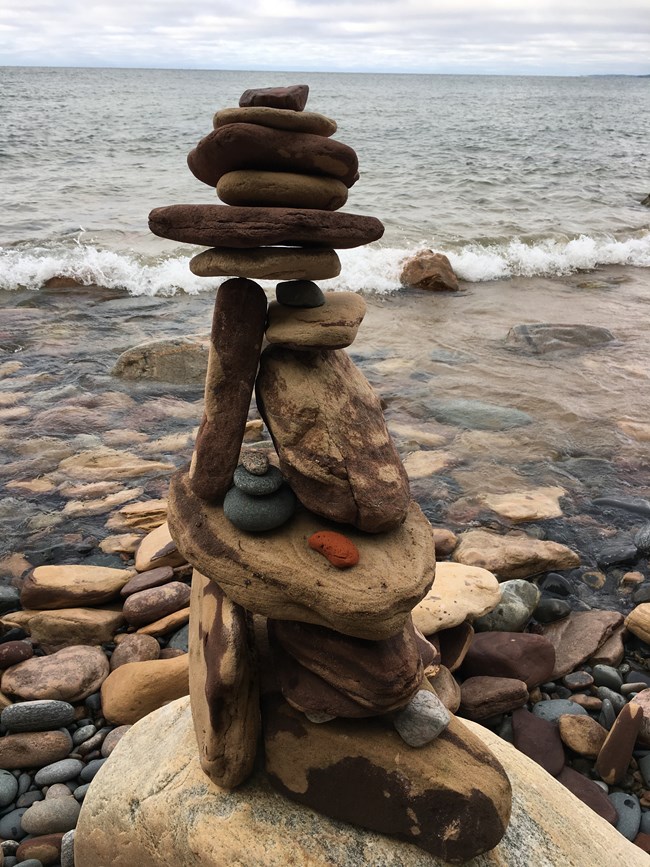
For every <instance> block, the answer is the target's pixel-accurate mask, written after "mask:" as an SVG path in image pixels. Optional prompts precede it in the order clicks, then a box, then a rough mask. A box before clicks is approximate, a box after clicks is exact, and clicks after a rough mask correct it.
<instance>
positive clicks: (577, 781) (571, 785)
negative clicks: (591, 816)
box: [557, 767, 618, 825]
mask: <svg viewBox="0 0 650 867" xmlns="http://www.w3.org/2000/svg"><path fill="white" fill-rule="evenodd" d="M557 780H558V782H560V783H562V785H563V786H566V788H567V789H568V790H569V791H570V792H573V794H574V795H575V796H576V798H579V799H580V800H581V801H582V802H583V804H586V805H587V806H588V807H591V809H592V810H593V811H594V812H595V813H598V815H599V816H602V817H603V819H605V821H606V822H609V823H610V824H611V825H615V824H616V823H617V822H618V813H617V812H616V808H615V807H614V805H613V804H612V802H611V801H610V800H609V798H608V797H607V795H606V794H605V793H604V792H603V790H602V789H601V788H600V786H598V785H596V783H594V781H593V780H590V779H589V778H588V777H584V776H583V775H582V774H579V773H578V772H577V771H574V770H573V768H568V767H565V768H564V770H562V771H561V773H559V774H558V776H557Z"/></svg>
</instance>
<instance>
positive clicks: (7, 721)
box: [0, 699, 75, 732]
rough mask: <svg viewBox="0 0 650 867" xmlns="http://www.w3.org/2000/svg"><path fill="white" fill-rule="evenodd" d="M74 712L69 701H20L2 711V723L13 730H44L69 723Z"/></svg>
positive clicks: (0, 717) (0, 715) (0, 719)
mask: <svg viewBox="0 0 650 867" xmlns="http://www.w3.org/2000/svg"><path fill="white" fill-rule="evenodd" d="M74 713H75V711H74V708H73V707H72V705H71V704H68V702H67V701H54V700H53V699H40V700H38V701H20V702H16V704H12V705H10V706H9V707H6V708H5V709H4V710H3V711H2V714H0V723H1V724H2V725H3V726H6V727H7V728H8V729H10V730H11V731H12V732H42V731H49V730H50V729H58V728H61V726H67V725H69V724H70V723H71V722H72V721H73V720H74Z"/></svg>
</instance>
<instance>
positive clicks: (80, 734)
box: [72, 725, 97, 747]
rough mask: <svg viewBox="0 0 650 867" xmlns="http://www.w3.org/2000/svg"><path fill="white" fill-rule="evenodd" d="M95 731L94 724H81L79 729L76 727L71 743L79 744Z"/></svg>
mask: <svg viewBox="0 0 650 867" xmlns="http://www.w3.org/2000/svg"><path fill="white" fill-rule="evenodd" d="M96 731H97V727H96V726H93V725H88V726H82V727H81V728H80V729H77V731H76V732H75V733H74V734H73V735H72V743H73V744H74V745H75V747H76V746H79V744H82V743H83V742H84V741H87V740H88V738H91V737H92V736H93V735H94V734H95V732H96Z"/></svg>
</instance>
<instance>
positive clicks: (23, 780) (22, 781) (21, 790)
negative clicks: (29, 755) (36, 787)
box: [18, 773, 32, 796]
mask: <svg viewBox="0 0 650 867" xmlns="http://www.w3.org/2000/svg"><path fill="white" fill-rule="evenodd" d="M31 784H32V777H31V774H26V773H23V774H21V775H20V776H19V777H18V795H19V796H20V795H24V794H25V792H26V791H27V789H29V787H30V786H31Z"/></svg>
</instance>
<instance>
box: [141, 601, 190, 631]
mask: <svg viewBox="0 0 650 867" xmlns="http://www.w3.org/2000/svg"><path fill="white" fill-rule="evenodd" d="M189 619H190V608H189V605H188V606H187V608H180V609H179V610H178V611H173V612H172V613H171V614H168V615H167V616H166V617H161V618H160V619H159V620H154V621H153V623H147V624H146V626H141V627H140V628H139V629H138V630H136V631H137V633H138V634H139V635H167V634H168V633H169V632H174V631H175V630H177V629H180V628H181V626H185V624H186V623H187V621H188V620H189Z"/></svg>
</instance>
